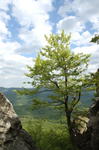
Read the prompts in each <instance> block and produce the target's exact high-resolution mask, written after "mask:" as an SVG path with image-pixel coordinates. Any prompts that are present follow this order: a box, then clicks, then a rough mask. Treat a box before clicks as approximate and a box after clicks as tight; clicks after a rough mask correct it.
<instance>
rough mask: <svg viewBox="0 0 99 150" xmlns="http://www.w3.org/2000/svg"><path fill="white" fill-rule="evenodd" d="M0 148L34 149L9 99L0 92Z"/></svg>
mask: <svg viewBox="0 0 99 150" xmlns="http://www.w3.org/2000/svg"><path fill="white" fill-rule="evenodd" d="M0 150H36V148H35V146H34V142H33V140H32V137H31V136H30V135H29V134H28V133H27V132H26V131H25V130H24V129H22V125H21V122H20V120H19V118H18V116H17V114H16V113H15V111H14V109H13V106H12V104H11V103H10V102H9V100H8V99H7V98H6V97H5V96H4V95H3V94H1V93H0Z"/></svg>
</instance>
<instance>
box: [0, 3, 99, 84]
mask: <svg viewBox="0 0 99 150" xmlns="http://www.w3.org/2000/svg"><path fill="white" fill-rule="evenodd" d="M61 30H64V31H65V33H66V34H69V33H71V35H72V37H71V49H72V50H73V51H74V52H75V53H78V52H83V53H86V54H91V60H90V62H89V68H88V69H89V71H90V72H93V71H96V69H97V68H99V45H97V44H95V43H90V40H91V38H92V37H93V36H94V35H95V34H97V33H99V0H0V87H24V86H25V85H24V84H23V82H24V81H25V82H26V81H28V80H29V79H28V78H27V77H26V76H25V75H24V73H27V71H28V70H27V68H26V65H30V66H33V59H35V57H36V56H37V54H38V52H39V50H40V48H42V47H44V46H45V43H46V41H45V38H44V35H45V34H46V35H49V34H51V33H54V34H57V33H59V32H60V31H61Z"/></svg>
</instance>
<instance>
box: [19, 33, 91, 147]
mask: <svg viewBox="0 0 99 150" xmlns="http://www.w3.org/2000/svg"><path fill="white" fill-rule="evenodd" d="M45 38H46V41H47V45H46V46H45V47H44V48H42V50H41V51H40V52H39V54H38V56H37V58H36V59H35V62H34V65H33V66H32V67H31V66H28V70H29V73H27V74H26V76H27V77H29V78H31V80H32V82H28V83H29V84H31V85H32V86H33V90H31V91H28V90H24V91H23V93H25V94H35V93H38V92H46V91H53V92H54V95H53V94H52V95H51V96H50V97H51V99H52V101H51V102H50V103H47V102H44V103H43V102H42V101H40V100H36V99H35V100H34V106H36V105H38V106H41V105H42V103H43V104H44V105H46V106H48V105H49V104H50V105H51V106H55V107H58V108H62V109H63V110H64V113H65V116H66V119H67V126H68V130H69V134H70V139H71V142H72V144H74V139H73V126H72V117H73V113H74V111H75V109H76V106H77V104H78V103H79V102H80V98H81V94H82V92H83V90H84V89H85V88H86V87H87V86H88V78H87V76H86V75H85V70H86V69H87V66H88V61H89V57H90V56H89V55H85V54H83V53H78V54H75V53H74V52H72V51H71V49H70V38H71V36H70V35H65V33H64V31H62V32H61V34H56V35H54V34H51V35H50V36H45ZM21 93H22V92H21ZM74 149H75V148H74Z"/></svg>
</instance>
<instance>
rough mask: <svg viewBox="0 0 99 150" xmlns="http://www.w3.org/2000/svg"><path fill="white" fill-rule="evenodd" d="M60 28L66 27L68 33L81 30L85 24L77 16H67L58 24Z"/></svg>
mask: <svg viewBox="0 0 99 150" xmlns="http://www.w3.org/2000/svg"><path fill="white" fill-rule="evenodd" d="M57 28H58V30H62V29H64V31H65V32H66V33H73V32H81V31H82V30H83V29H84V26H83V25H82V24H81V23H80V22H79V21H78V20H77V18H76V17H75V16H66V17H64V18H63V19H62V20H60V21H59V22H58V24H57Z"/></svg>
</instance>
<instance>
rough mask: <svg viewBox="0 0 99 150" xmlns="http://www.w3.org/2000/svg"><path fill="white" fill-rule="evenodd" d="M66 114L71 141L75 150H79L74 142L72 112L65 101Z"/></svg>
mask: <svg viewBox="0 0 99 150" xmlns="http://www.w3.org/2000/svg"><path fill="white" fill-rule="evenodd" d="M65 114H66V119H67V126H68V131H69V136H70V141H71V144H72V147H73V150H77V146H76V143H75V140H74V134H73V126H72V121H71V112H70V111H69V109H68V105H67V102H66V101H65Z"/></svg>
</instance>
